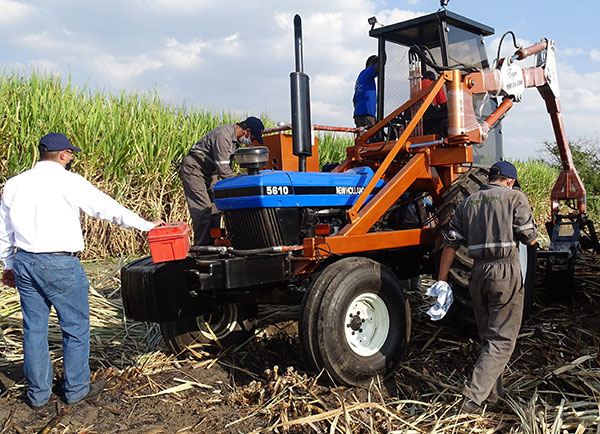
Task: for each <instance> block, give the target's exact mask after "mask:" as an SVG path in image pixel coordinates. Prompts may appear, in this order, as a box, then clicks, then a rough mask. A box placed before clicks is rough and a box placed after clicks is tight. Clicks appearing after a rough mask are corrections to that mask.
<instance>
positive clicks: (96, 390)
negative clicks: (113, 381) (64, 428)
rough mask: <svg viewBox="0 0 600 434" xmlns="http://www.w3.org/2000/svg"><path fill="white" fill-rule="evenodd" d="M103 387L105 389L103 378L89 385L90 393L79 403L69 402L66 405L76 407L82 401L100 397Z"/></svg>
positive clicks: (80, 401)
mask: <svg viewBox="0 0 600 434" xmlns="http://www.w3.org/2000/svg"><path fill="white" fill-rule="evenodd" d="M105 387H106V380H105V379H104V378H102V379H100V380H98V381H96V382H95V383H91V384H90V391H89V392H88V393H87V395H85V396H84V397H83V398H81V399H80V400H79V401H75V402H69V403H68V404H69V405H77V404H81V403H82V402H84V401H89V400H92V399H94V398H97V397H98V396H100V394H101V393H102V391H103V390H104V388H105Z"/></svg>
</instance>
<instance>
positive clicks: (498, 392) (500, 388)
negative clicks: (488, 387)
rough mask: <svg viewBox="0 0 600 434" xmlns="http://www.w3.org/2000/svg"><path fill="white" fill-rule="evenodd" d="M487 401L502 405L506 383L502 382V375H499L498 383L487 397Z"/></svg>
mask: <svg viewBox="0 0 600 434" xmlns="http://www.w3.org/2000/svg"><path fill="white" fill-rule="evenodd" d="M486 401H487V402H489V403H490V404H494V405H501V404H502V402H503V401H504V385H503V384H502V377H498V380H497V381H496V385H495V386H494V388H493V389H492V391H491V392H490V394H489V396H488V397H487V399H486Z"/></svg>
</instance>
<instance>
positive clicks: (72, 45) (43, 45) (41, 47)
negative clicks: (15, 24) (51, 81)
mask: <svg viewBox="0 0 600 434" xmlns="http://www.w3.org/2000/svg"><path fill="white" fill-rule="evenodd" d="M15 42H16V44H17V45H18V46H20V47H22V48H24V49H29V50H32V51H34V52H39V53H44V54H45V55H48V54H49V53H52V54H53V55H56V54H58V55H71V56H84V57H83V58H85V57H86V56H88V55H89V53H90V52H93V51H92V47H90V46H89V45H87V44H85V43H83V42H81V41H79V40H76V39H75V38H74V37H71V36H69V37H68V38H60V37H56V36H55V35H53V34H51V33H48V32H40V33H30V34H26V35H23V36H19V37H17V38H16V40H15Z"/></svg>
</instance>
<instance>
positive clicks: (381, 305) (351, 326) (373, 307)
mask: <svg viewBox="0 0 600 434" xmlns="http://www.w3.org/2000/svg"><path fill="white" fill-rule="evenodd" d="M389 330H390V315H389V312H388V309H387V306H386V304H385V302H384V301H383V299H382V298H381V297H379V295H377V294H374V293H372V292H366V293H364V294H360V295H359V296H358V297H356V298H355V299H354V300H352V302H351V303H350V305H349V307H348V309H347V311H346V316H345V317H344V334H345V336H346V341H347V342H348V345H349V346H350V348H351V349H352V351H353V352H355V353H356V354H358V355H359V356H362V357H369V356H372V355H373V354H375V353H377V352H378V351H379V350H380V349H381V347H382V346H383V344H384V343H385V341H386V339H387V336H388V332H389Z"/></svg>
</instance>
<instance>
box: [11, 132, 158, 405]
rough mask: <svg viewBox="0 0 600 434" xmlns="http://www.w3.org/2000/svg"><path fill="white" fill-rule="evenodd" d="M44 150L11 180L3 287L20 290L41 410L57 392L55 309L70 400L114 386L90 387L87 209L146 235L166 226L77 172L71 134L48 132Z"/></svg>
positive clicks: (27, 368) (29, 372)
mask: <svg viewBox="0 0 600 434" xmlns="http://www.w3.org/2000/svg"><path fill="white" fill-rule="evenodd" d="M39 148H40V156H41V159H40V161H38V162H37V163H36V165H35V167H34V168H33V169H30V170H27V171H25V172H23V173H21V174H19V175H17V176H14V177H13V178H10V179H9V180H8V181H6V184H5V185H4V191H3V194H2V201H1V202H0V260H2V265H3V272H2V283H4V284H5V285H8V286H11V287H16V288H17V290H18V291H19V296H20V299H21V311H22V312H23V353H24V360H23V370H24V372H25V378H26V380H27V385H28V390H27V397H28V398H29V404H30V406H31V407H32V408H34V409H39V408H42V407H44V405H45V404H46V403H47V402H48V400H49V398H50V392H51V390H52V378H53V372H52V361H51V359H50V354H49V350H48V320H49V314H50V307H51V306H54V309H55V310H56V313H57V316H58V322H59V325H60V328H61V330H62V334H63V365H64V371H65V381H64V383H63V391H64V395H65V400H66V402H67V403H68V404H76V403H79V402H83V401H84V400H86V399H91V398H94V397H96V396H98V395H100V393H101V392H102V389H103V388H104V386H105V385H106V381H105V380H100V381H97V382H95V383H93V384H90V367H89V348H90V337H89V336H90V325H89V300H88V289H89V282H88V279H87V276H86V275H85V272H84V270H83V267H82V266H81V263H80V262H79V259H78V258H77V256H75V254H76V253H77V252H80V251H82V250H83V248H84V240H83V235H82V233H81V222H80V218H81V211H83V212H85V213H86V214H88V215H89V216H92V217H97V218H101V219H104V220H108V221H111V222H113V223H117V224H119V225H120V226H123V227H128V228H135V229H139V230H142V231H148V230H150V229H152V228H153V227H155V226H158V225H159V224H161V223H163V221H162V220H156V221H154V222H150V221H146V220H144V219H142V218H141V217H139V216H138V215H137V214H135V213H134V212H132V211H130V210H128V209H127V208H125V207H123V206H121V205H120V204H119V203H118V202H116V201H115V200H114V199H112V198H110V197H109V196H107V195H106V194H104V193H103V192H101V191H100V190H98V189H97V188H95V187H94V186H93V185H92V184H91V183H90V182H88V181H87V180H86V179H85V178H83V177H82V176H80V175H77V174H75V173H72V172H70V171H69V170H68V169H69V168H70V165H71V162H72V160H73V153H74V152H80V151H81V149H79V148H77V147H75V146H73V145H72V144H71V142H70V141H69V139H68V138H67V137H66V136H64V135H63V134H60V133H49V134H46V135H45V136H44V137H42V138H41V140H40V143H39ZM15 250H16V253H15Z"/></svg>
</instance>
